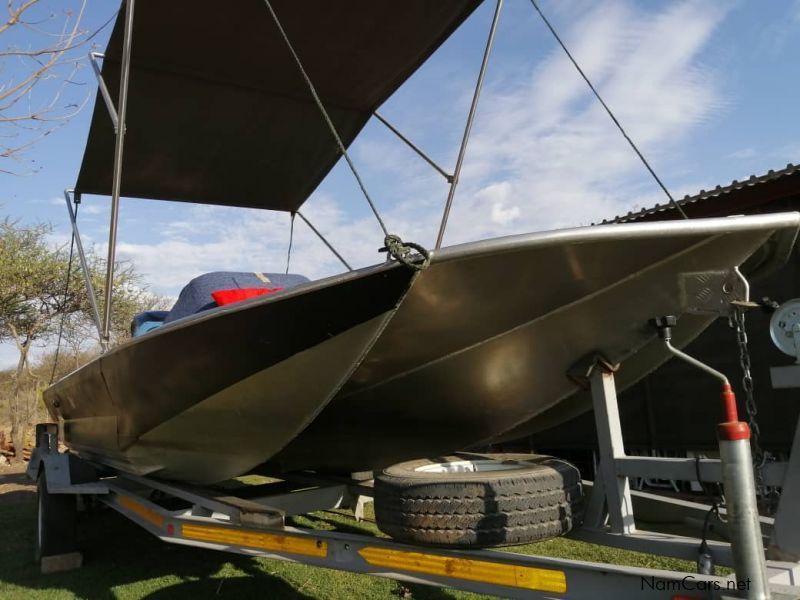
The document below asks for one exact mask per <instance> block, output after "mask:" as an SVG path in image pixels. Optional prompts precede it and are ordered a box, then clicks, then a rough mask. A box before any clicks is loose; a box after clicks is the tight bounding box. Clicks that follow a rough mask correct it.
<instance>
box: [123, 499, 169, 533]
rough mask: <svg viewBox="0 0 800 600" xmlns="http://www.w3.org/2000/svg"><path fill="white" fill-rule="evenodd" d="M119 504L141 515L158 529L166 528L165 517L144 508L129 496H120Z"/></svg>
mask: <svg viewBox="0 0 800 600" xmlns="http://www.w3.org/2000/svg"><path fill="white" fill-rule="evenodd" d="M119 503H120V505H122V506H123V507H125V508H127V509H128V510H129V511H131V512H133V513H135V514H137V515H139V516H140V517H142V518H143V519H144V520H145V521H148V522H149V523H152V524H153V525H155V526H156V527H163V526H164V517H162V516H161V515H159V514H158V513H157V512H156V511H154V510H151V509H149V508H147V507H146V506H144V505H143V504H139V503H138V502H136V501H135V500H133V499H132V498H129V497H128V496H123V495H121V494H120V496H119Z"/></svg>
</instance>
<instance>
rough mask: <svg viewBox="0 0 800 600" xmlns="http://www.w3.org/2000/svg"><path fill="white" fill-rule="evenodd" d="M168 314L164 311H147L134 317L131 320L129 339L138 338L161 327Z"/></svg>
mask: <svg viewBox="0 0 800 600" xmlns="http://www.w3.org/2000/svg"><path fill="white" fill-rule="evenodd" d="M168 314H169V311H166V310H148V311H145V312H143V313H139V314H138V315H135V316H134V317H133V320H131V337H139V336H140V335H144V334H145V333H147V332H148V331H153V329H157V328H158V327H161V326H162V325H163V324H164V319H166V318H167V315H168Z"/></svg>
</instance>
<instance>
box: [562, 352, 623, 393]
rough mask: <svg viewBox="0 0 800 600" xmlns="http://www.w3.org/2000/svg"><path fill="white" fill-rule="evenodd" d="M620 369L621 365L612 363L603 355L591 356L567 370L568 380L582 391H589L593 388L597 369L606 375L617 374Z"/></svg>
mask: <svg viewBox="0 0 800 600" xmlns="http://www.w3.org/2000/svg"><path fill="white" fill-rule="evenodd" d="M619 367H620V364H619V363H615V362H611V361H610V360H608V359H607V358H606V357H604V356H603V355H602V354H589V355H587V356H585V357H583V358H582V359H580V360H579V361H578V362H576V363H575V364H574V365H572V366H571V367H570V368H569V369H567V378H568V379H569V380H570V381H572V382H573V383H574V384H576V385H578V386H579V387H580V388H581V389H582V390H589V389H590V388H591V386H592V374H593V373H594V371H595V370H596V369H600V370H601V371H603V372H605V373H616V372H617V371H619Z"/></svg>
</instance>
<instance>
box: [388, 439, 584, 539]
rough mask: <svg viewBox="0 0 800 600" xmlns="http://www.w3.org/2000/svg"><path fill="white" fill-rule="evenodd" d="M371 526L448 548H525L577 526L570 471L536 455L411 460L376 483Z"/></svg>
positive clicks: (577, 489) (579, 511)
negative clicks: (374, 523) (520, 546)
mask: <svg viewBox="0 0 800 600" xmlns="http://www.w3.org/2000/svg"><path fill="white" fill-rule="evenodd" d="M375 518H376V521H377V525H378V528H379V529H380V530H381V531H382V532H384V533H385V534H387V535H389V536H391V537H392V538H394V539H396V540H398V541H402V542H409V543H413V544H423V545H430V546H445V547H450V548H486V547H491V546H510V545H514V544H526V543H529V542H535V541H539V540H544V539H547V538H552V537H556V536H559V535H562V534H564V533H567V532H568V531H570V530H571V529H572V528H573V527H575V526H577V525H579V524H580V523H581V520H582V518H583V493H582V490H581V478H580V472H579V471H578V469H577V467H575V466H574V465H572V464H571V463H568V462H566V461H564V460H560V459H558V458H553V457H551V456H542V455H537V454H472V453H469V454H467V453H464V454H458V455H455V456H446V457H443V458H435V459H421V460H412V461H408V462H403V463H399V464H396V465H393V466H391V467H388V468H386V469H384V470H383V471H382V472H381V473H380V474H379V475H378V476H377V477H376V478H375Z"/></svg>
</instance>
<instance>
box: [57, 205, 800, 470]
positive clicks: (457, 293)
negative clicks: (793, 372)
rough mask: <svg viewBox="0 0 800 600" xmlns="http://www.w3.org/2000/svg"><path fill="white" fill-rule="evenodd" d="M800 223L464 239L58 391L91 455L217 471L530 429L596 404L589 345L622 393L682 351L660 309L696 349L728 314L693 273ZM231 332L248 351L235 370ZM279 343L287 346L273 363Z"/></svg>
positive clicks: (350, 465)
mask: <svg viewBox="0 0 800 600" xmlns="http://www.w3.org/2000/svg"><path fill="white" fill-rule="evenodd" d="M798 218H799V217H798V215H797V214H795V213H790V214H784V215H771V216H764V217H741V218H726V219H709V220H696V221H690V222H671V223H653V224H635V225H610V226H599V227H586V228H580V229H574V230H565V231H557V232H548V233H543V234H531V235H524V236H514V237H509V238H501V239H496V240H490V241H486V242H478V243H473V244H465V245H462V246H455V247H451V248H447V249H445V250H443V251H440V252H437V253H436V254H435V255H434V257H433V259H432V261H431V264H430V266H429V268H428V269H427V270H425V271H422V272H419V273H416V272H413V271H410V270H408V269H406V268H405V267H402V266H400V265H397V264H385V265H380V266H378V267H372V268H370V269H365V270H361V271H356V272H353V273H350V274H346V275H343V276H340V277H335V278H331V279H329V280H325V281H320V282H313V283H311V284H307V285H304V286H300V287H298V288H295V289H294V290H290V291H289V292H287V293H286V294H281V295H275V296H274V297H269V296H267V297H264V298H261V299H256V300H253V301H248V302H246V303H242V304H241V305H234V307H232V308H230V309H216V310H214V311H209V313H208V314H207V315H204V316H203V317H199V318H197V319H194V320H189V321H186V322H185V323H182V324H180V323H179V324H176V325H175V326H172V327H165V328H163V331H161V330H160V331H156V332H155V333H153V334H149V335H147V336H143V337H142V338H138V339H137V340H134V341H133V342H130V343H128V344H125V345H122V346H120V347H119V348H117V349H116V350H114V351H113V352H111V353H109V354H107V355H106V356H104V357H101V358H100V359H98V360H97V361H95V362H94V363H91V364H90V365H87V366H86V367H84V368H83V369H81V370H80V371H78V372H76V373H74V374H72V375H71V376H68V377H67V378H66V379H65V380H62V382H59V383H58V384H56V385H55V386H53V387H52V388H50V390H48V392H47V393H46V395H45V400H46V403H47V404H48V406H49V407H50V408H51V411H52V412H53V413H54V416H57V417H61V418H63V419H64V423H65V427H64V429H65V441H66V443H67V444H68V445H70V446H71V447H72V448H73V449H74V450H76V451H78V452H80V453H84V454H90V455H91V456H92V457H94V458H95V460H99V461H101V462H105V463H107V464H114V465H115V466H117V467H118V468H124V469H127V470H135V471H136V472H146V473H149V474H151V475H154V476H160V477H167V478H172V479H179V480H187V481H195V482H201V483H207V482H212V481H218V480H220V479H224V478H227V477H232V476H235V475H239V474H241V473H243V472H246V471H247V470H249V469H252V468H253V467H255V466H256V465H258V464H260V463H265V462H267V463H269V466H270V468H272V469H273V470H276V471H287V470H296V469H317V470H335V471H360V470H367V469H372V468H378V467H382V466H386V465H388V464H392V463H395V462H399V461H402V460H407V459H411V458H418V457H423V456H436V455H443V454H447V453H449V452H452V451H455V450H459V449H463V448H465V447H468V446H471V445H475V444H483V443H490V442H491V441H493V440H497V439H503V438H505V437H509V436H514V435H527V434H528V433H530V432H533V431H536V430H537V429H539V428H541V427H545V426H549V425H551V424H553V423H555V422H560V421H562V420H565V419H568V418H570V416H572V415H573V414H577V413H579V412H581V411H583V410H586V409H587V408H588V406H589V404H588V397H587V396H586V395H585V394H582V393H581V391H580V389H579V388H578V386H576V384H575V383H574V382H573V381H571V380H570V379H569V378H568V377H567V375H566V373H567V371H568V369H569V368H570V367H571V366H572V365H574V364H575V363H576V362H577V361H579V360H580V359H582V358H584V357H586V356H587V355H591V354H602V355H603V356H605V357H606V358H607V359H609V360H612V361H618V362H621V363H622V365H623V367H622V369H621V371H620V375H619V380H620V384H621V387H624V386H625V385H629V384H630V383H633V382H634V381H636V380H638V379H639V378H641V377H643V376H644V375H645V374H646V373H648V372H649V371H651V370H653V369H654V368H656V367H657V366H658V365H659V364H660V363H661V362H663V361H664V360H666V358H667V355H666V353H665V352H664V349H663V348H662V347H661V345H660V344H659V343H658V342H657V340H656V337H655V332H654V330H653V329H652V327H651V326H650V325H649V324H648V320H649V319H650V318H652V317H655V316H659V315H663V314H674V315H677V316H679V323H678V327H677V328H676V329H675V333H676V341H677V343H679V344H681V345H682V344H685V343H688V342H689V341H690V340H691V339H693V338H694V337H696V336H697V335H698V334H699V333H700V332H701V331H702V330H703V329H704V328H705V327H706V326H707V325H708V324H709V323H710V322H711V321H712V320H713V318H714V316H713V315H711V314H694V313H696V312H697V311H695V310H690V309H691V308H692V307H694V306H695V305H696V304H697V298H695V297H693V294H692V293H687V289H686V286H685V280H686V277H687V276H689V277H691V275H690V274H708V273H719V272H728V271H730V270H731V269H733V268H734V267H736V266H738V265H740V264H742V263H744V262H745V261H746V260H747V259H748V257H750V256H751V255H753V254H754V253H755V252H757V251H759V249H761V252H762V253H763V252H764V248H767V249H769V248H773V247H774V248H777V249H780V248H786V247H787V246H788V247H791V243H793V240H794V237H795V235H796V233H797V228H798V223H800V221H799V220H798ZM771 239H772V240H775V239H779V240H782V243H781V244H777V245H774V246H771V245H770V244H769V243H768V242H769V240H771ZM768 254H769V252H768ZM782 254H783V253H782V252H779V251H777V250H776V251H774V252H772V253H771V260H772V262H779V261H780V260H781V259H782V258H785V257H783V256H782ZM767 262H769V261H767ZM762 266H763V265H762ZM704 293H711V295H712V296H714V294H717V295H718V296H722V291H721V290H711V292H704ZM312 315H314V316H312ZM218 321H219V323H218V324H216V325H215V323H216V322H218ZM277 322H280V323H281V325H280V326H278V327H276V325H275V324H276V323H277ZM177 332H181V334H180V335H176V333H177ZM160 338H163V340H161V341H160V342H159V341H158V340H159V339H160ZM235 340H238V342H239V343H238V345H236V344H234V341H235ZM221 341H226V342H227V344H228V346H224V345H223V346H222V347H223V348H225V349H226V350H227V352H228V354H230V356H228V357H227V358H226V359H225V360H224V361H223V364H218V363H216V362H215V360H214V359H213V357H214V356H217V355H218V354H219V353H224V351H222V350H220V342H221ZM231 348H234V349H235V350H232V349H231ZM176 355H177V356H178V357H179V358H180V360H178V361H174V360H173V361H172V362H169V358H170V356H171V357H172V358H175V357H176ZM262 355H263V356H269V357H270V358H269V360H267V359H266V358H263V357H262V358H259V359H256V358H254V356H262ZM168 363H169V364H170V368H169V369H168V370H164V369H163V368H159V369H157V372H155V373H154V371H153V369H154V368H155V367H157V366H160V365H164V364H168ZM239 363H246V364H247V365H248V366H247V368H245V367H244V366H243V365H241V364H239ZM143 373H150V374H151V375H153V376H150V377H142V374H143ZM103 387H105V388H106V390H105V392H104V391H103V389H102V388H103ZM66 390H69V393H67V392H66ZM67 396H69V398H72V400H73V403H74V405H75V406H76V407H77V406H78V405H79V404H81V403H83V404H82V407H83V413H82V414H83V416H82V417H77V414H78V411H74V412H73V413H69V411H67V410H66V407H68V406H70V404H69V398H67ZM57 398H59V400H58V404H59V406H58V407H55V406H53V400H54V399H57ZM101 406H102V407H104V408H103V410H100V407H101ZM81 419H83V422H82V423H81V422H80V421H81ZM89 432H93V433H89Z"/></svg>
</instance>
